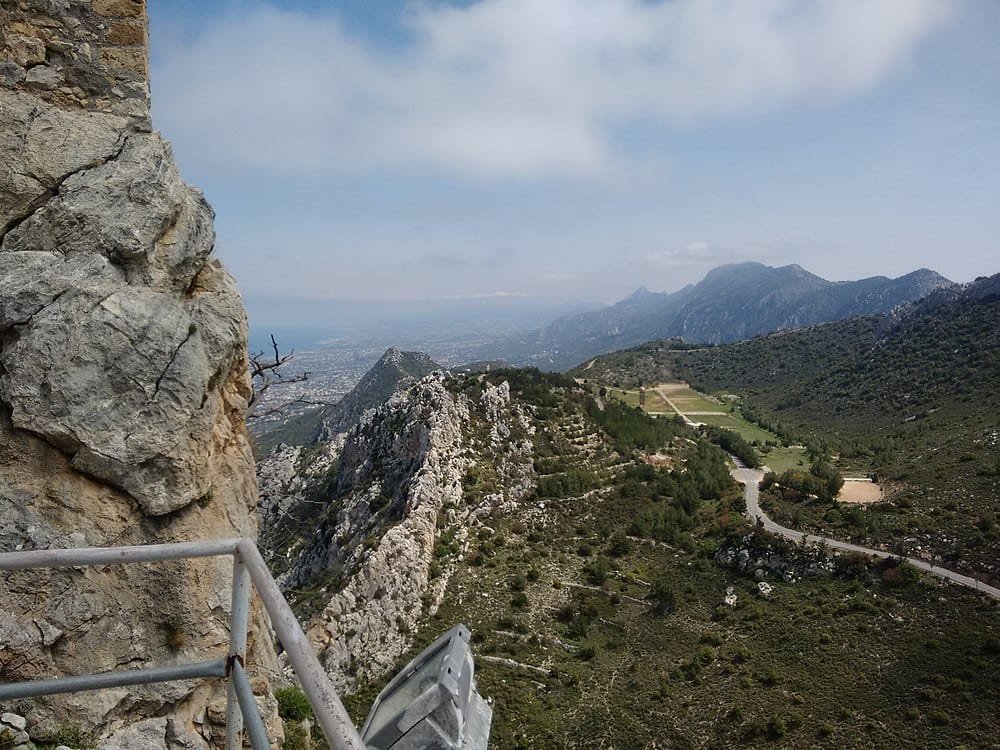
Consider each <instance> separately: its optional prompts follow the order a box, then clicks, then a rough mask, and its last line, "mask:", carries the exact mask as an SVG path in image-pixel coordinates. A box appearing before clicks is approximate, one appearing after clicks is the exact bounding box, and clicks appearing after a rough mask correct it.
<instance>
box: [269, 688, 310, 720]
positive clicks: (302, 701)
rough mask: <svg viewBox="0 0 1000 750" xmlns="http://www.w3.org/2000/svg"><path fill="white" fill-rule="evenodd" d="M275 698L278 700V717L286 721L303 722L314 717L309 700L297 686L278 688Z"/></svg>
mask: <svg viewBox="0 0 1000 750" xmlns="http://www.w3.org/2000/svg"><path fill="white" fill-rule="evenodd" d="M274 697H275V698H276V699H277V700H278V716H280V717H281V718H282V719H285V720H286V721H302V720H303V719H308V718H310V717H311V716H312V715H313V711H312V707H311V706H310V705H309V699H308V698H306V694H305V693H303V692H302V689H301V688H299V687H297V686H296V685H289V686H288V687H283V688H278V689H277V690H275V691H274Z"/></svg>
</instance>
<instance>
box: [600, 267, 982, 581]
mask: <svg viewBox="0 0 1000 750" xmlns="http://www.w3.org/2000/svg"><path fill="white" fill-rule="evenodd" d="M586 374H587V375H588V376H594V375H595V374H598V375H599V376H600V377H601V378H603V379H606V380H608V381H609V382H610V381H619V382H621V381H630V380H636V379H645V380H646V382H650V381H654V380H656V379H660V378H662V379H666V378H673V377H681V378H684V379H686V380H688V381H689V382H691V383H692V384H693V385H694V386H695V387H698V388H700V389H702V390H705V391H708V392H721V393H733V394H737V395H739V396H740V397H741V398H742V401H741V408H742V411H743V413H744V415H745V416H749V417H752V418H754V419H756V420H757V421H759V422H760V423H762V424H764V425H765V426H768V427H770V428H771V429H773V430H774V431H776V432H778V433H779V434H783V435H785V436H787V437H788V438H789V439H793V440H802V441H804V442H807V443H809V444H810V445H811V446H812V447H813V448H814V449H815V450H816V451H817V452H828V453H831V454H833V455H834V456H836V457H837V458H838V459H839V462H840V464H841V466H842V467H843V468H845V469H847V470H849V471H850V470H852V469H853V470H855V471H857V472H860V473H867V472H869V471H872V472H875V473H876V474H877V475H879V476H880V477H882V478H884V479H886V480H887V488H888V490H889V502H886V503H880V504H877V505H874V506H870V507H869V508H868V509H866V510H864V511H863V512H862V511H861V510H860V509H858V510H854V511H852V517H853V519H854V520H855V521H856V522H857V523H854V524H852V525H850V526H848V527H846V529H845V530H846V531H847V533H849V534H850V535H851V536H854V537H856V538H865V539H869V540H872V541H876V542H883V543H898V544H900V545H904V546H905V548H906V549H909V550H911V551H919V550H920V549H923V550H928V549H929V550H931V551H932V552H933V553H934V554H937V555H940V556H941V557H943V558H946V559H948V560H950V561H952V562H958V563H959V564H961V565H965V566H967V567H969V568H970V569H972V570H975V571H978V572H979V574H981V575H984V576H995V575H996V574H997V567H996V566H997V560H998V559H1000V537H998V532H997V528H996V515H997V512H998V510H1000V507H998V504H1000V500H998V497H1000V427H998V425H1000V420H998V416H1000V389H998V387H997V386H998V384H1000V277H998V276H994V277H990V278H985V279H980V280H979V281H977V282H974V283H973V284H971V285H968V286H967V287H966V288H964V289H961V290H939V291H938V292H935V293H934V294H932V295H930V296H929V297H928V298H926V299H924V300H922V301H920V302H918V303H916V304H914V305H910V306H908V307H906V308H903V309H901V310H897V311H895V312H894V313H893V314H891V315H885V316H873V317H867V318H856V319H853V320H849V321H841V322H835V323H829V324H825V325H821V326H815V327H812V328H808V329H803V330H798V331H791V332H786V333H781V334H773V335H770V336H764V337H760V338H757V339H753V340H750V341H745V342H741V343H737V344H733V345H729V346H723V347H716V348H707V349H705V348H703V349H698V350H692V351H678V350H677V349H673V348H670V347H669V346H662V345H657V344H655V343H654V344H649V345H646V346H643V347H639V348H638V349H636V350H632V351H630V352H624V353H619V354H616V355H612V356H610V357H608V358H607V359H606V360H605V358H601V359H599V360H598V361H597V362H596V363H594V365H593V366H592V367H591V368H590V370H589V371H588V372H587V373H586ZM779 510H780V509H779ZM784 510H785V511H786V515H785V520H794V519H789V516H790V515H794V514H793V513H792V511H797V514H798V515H799V516H800V519H799V520H801V521H802V522H803V523H805V524H806V525H810V526H811V527H814V528H818V527H821V526H823V524H824V518H823V517H824V515H825V514H826V512H827V509H826V508H814V509H811V510H810V509H807V508H795V509H789V508H785V509H784ZM826 521H827V525H828V526H829V523H834V524H835V525H836V524H837V521H838V519H836V518H832V520H831V519H826Z"/></svg>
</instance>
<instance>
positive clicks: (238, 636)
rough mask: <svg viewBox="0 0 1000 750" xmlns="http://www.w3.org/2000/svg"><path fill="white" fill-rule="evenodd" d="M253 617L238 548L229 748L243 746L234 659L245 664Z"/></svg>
mask: <svg viewBox="0 0 1000 750" xmlns="http://www.w3.org/2000/svg"><path fill="white" fill-rule="evenodd" d="M249 619H250V576H249V575H248V573H247V569H246V566H245V565H244V564H243V559H242V557H241V556H240V552H239V550H237V551H236V554H234V555H233V604H232V613H231V614H230V620H229V656H228V657H227V660H226V664H227V669H226V675H227V678H228V679H227V682H228V684H227V686H226V750H240V749H241V748H242V747H243V713H242V711H240V704H239V700H238V698H237V695H236V679H235V675H234V672H233V664H234V662H239V663H240V664H241V665H244V664H246V655H247V624H248V622H249Z"/></svg>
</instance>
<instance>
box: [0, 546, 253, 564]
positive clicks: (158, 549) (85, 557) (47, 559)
mask: <svg viewBox="0 0 1000 750" xmlns="http://www.w3.org/2000/svg"><path fill="white" fill-rule="evenodd" d="M239 541H240V540H239V539H218V540H206V541H202V542H175V543H172V544H144V545H141V546H137V547H80V548H78V549H36V550H29V551H27V552H5V553H4V554H2V555H0V570H25V569H27V568H70V567H74V566H85V565H114V564H118V563H145V562H159V561H162V560H179V559H182V558H183V559H187V558H192V557H216V556H218V555H235V554H236V546H237V544H238V543H239Z"/></svg>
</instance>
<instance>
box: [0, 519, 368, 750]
mask: <svg viewBox="0 0 1000 750" xmlns="http://www.w3.org/2000/svg"><path fill="white" fill-rule="evenodd" d="M225 555H229V556H231V557H232V558H233V590H232V612H231V614H230V627H229V653H228V654H227V655H226V656H225V657H223V658H220V659H214V660H210V661H203V662H196V663H191V664H180V665H172V666H164V667H152V668H149V669H137V670H130V671H125V672H104V673H101V674H92V675H82V676H76V677H59V678H55V679H50V680H35V681H31V682H13V683H4V684H0V700H12V699H17V698H28V697H35V696H41V695H54V694H57V693H75V692H79V691H83V690H100V689H103V688H110V687H121V686H126V685H145V684H150V683H156V682H169V681H172V680H188V679H194V678H224V677H228V685H227V696H226V750H240V748H241V747H242V746H243V736H244V722H245V724H246V726H245V729H246V735H247V736H248V739H249V740H250V744H251V747H253V748H254V750H265V749H269V748H270V744H269V742H268V739H267V730H266V729H265V727H264V722H263V719H262V718H261V715H260V710H259V708H258V707H257V701H256V700H255V699H254V697H253V691H252V689H251V687H250V682H249V680H248V679H247V676H246V670H245V664H246V645H247V625H248V622H249V617H250V588H251V585H252V586H253V587H254V588H255V589H256V590H257V594H258V596H259V597H260V600H261V602H262V603H263V605H264V609H265V610H266V611H267V613H268V615H270V617H271V624H272V626H273V628H274V630H275V633H276V634H277V636H278V638H279V639H280V641H281V644H282V646H284V649H285V653H286V654H287V656H288V661H289V663H290V664H291V666H292V669H293V670H294V671H295V674H296V676H298V678H299V682H300V683H301V685H302V690H303V692H304V693H305V695H306V698H307V699H308V700H309V704H310V705H311V706H312V709H313V713H315V715H316V721H317V723H318V724H319V726H320V728H321V729H322V730H323V734H324V735H325V736H326V740H327V743H328V744H329V745H330V747H331V748H332V749H333V750H365V744H364V743H363V742H362V740H361V736H360V735H359V734H358V731H357V729H356V728H355V727H354V724H353V723H352V722H351V719H350V717H349V716H348V715H347V711H346V710H345V709H344V704H343V703H341V702H340V697H339V696H338V695H337V692H336V690H334V688H333V685H332V684H331V683H330V679H329V678H328V677H327V675H326V672H325V671H324V669H323V667H322V665H320V663H319V660H318V659H317V658H316V654H315V653H314V652H313V649H312V646H311V645H310V643H309V641H308V639H307V638H306V635H305V633H303V632H302V627H301V626H300V625H299V622H298V620H297V619H296V617H295V614H294V613H293V612H292V610H291V607H289V606H288V602H287V601H285V597H284V596H283V595H282V593H281V590H280V589H279V588H278V584H277V583H276V582H275V580H274V578H273V577H272V576H271V572H270V571H269V570H268V569H267V565H266V564H265V563H264V559H263V558H262V557H261V555H260V551H259V550H258V549H257V545H256V544H254V542H253V540H251V539H223V540H216V541H204V542H182V543H176V544H150V545H144V546H141V547H84V548H79V549H54V550H32V551H27V552H6V553H0V570H25V569H30V568H71V567H87V566H94V565H115V564H132V563H150V562H162V561H164V560H185V559H191V558H198V557H219V556H225Z"/></svg>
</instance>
